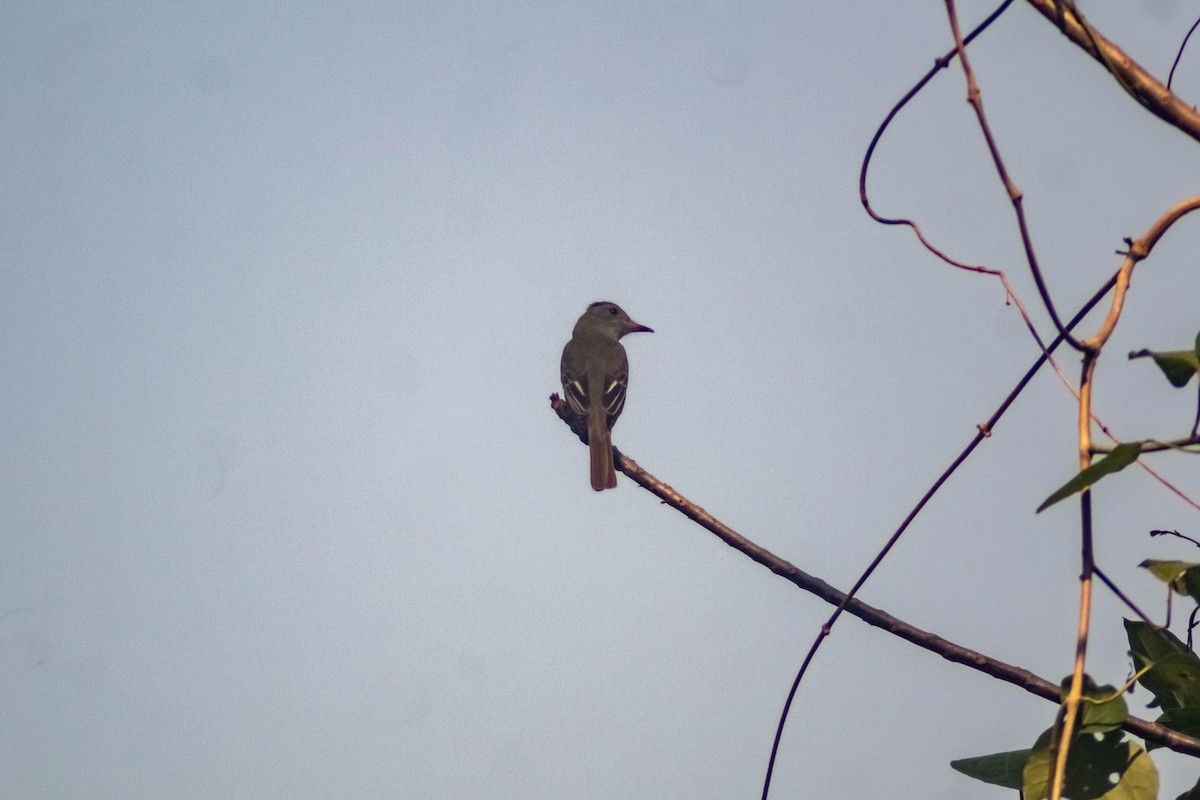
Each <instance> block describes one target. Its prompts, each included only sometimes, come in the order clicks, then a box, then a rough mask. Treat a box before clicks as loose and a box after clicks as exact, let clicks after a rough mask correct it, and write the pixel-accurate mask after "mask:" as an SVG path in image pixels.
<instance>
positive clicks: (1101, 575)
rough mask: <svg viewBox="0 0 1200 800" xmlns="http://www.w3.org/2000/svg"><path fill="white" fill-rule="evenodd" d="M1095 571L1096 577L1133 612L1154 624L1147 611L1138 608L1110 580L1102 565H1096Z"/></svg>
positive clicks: (1146, 621)
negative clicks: (1101, 568) (1102, 569)
mask: <svg viewBox="0 0 1200 800" xmlns="http://www.w3.org/2000/svg"><path fill="white" fill-rule="evenodd" d="M1094 571H1095V573H1096V577H1097V578H1099V579H1100V580H1101V581H1103V582H1104V585H1105V586H1107V587H1108V589H1109V591H1110V592H1112V593H1113V594H1115V595H1116V596H1117V599H1119V600H1120V601H1121V602H1122V603H1124V604H1125V605H1126V606H1127V607H1128V608H1129V610H1130V611H1132V612H1133V613H1135V614H1137V615H1138V616H1139V617H1141V619H1142V622H1144V623H1146V624H1147V625H1153V624H1154V622H1153V620H1151V619H1150V618H1149V617H1148V616H1146V615H1145V613H1143V611H1142V610H1141V609H1140V608H1138V607H1137V605H1136V604H1135V603H1134V602H1133V601H1132V600H1130V599H1129V598H1128V597H1126V595H1125V593H1124V592H1122V591H1121V590H1120V589H1118V588H1117V585H1116V584H1115V583H1113V582H1112V580H1110V579H1109V577H1108V576H1107V575H1105V574H1104V573H1103V572H1102V571H1101V570H1100V567H1096V568H1095V570H1094Z"/></svg>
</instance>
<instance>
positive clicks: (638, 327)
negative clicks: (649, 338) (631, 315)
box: [625, 320, 654, 333]
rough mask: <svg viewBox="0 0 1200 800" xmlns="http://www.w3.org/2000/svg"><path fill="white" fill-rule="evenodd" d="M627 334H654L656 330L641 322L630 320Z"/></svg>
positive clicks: (626, 324)
mask: <svg viewBox="0 0 1200 800" xmlns="http://www.w3.org/2000/svg"><path fill="white" fill-rule="evenodd" d="M625 332H626V333H654V328H647V327H646V326H645V325H643V324H641V323H640V322H634V321H633V320H629V322H627V323H625Z"/></svg>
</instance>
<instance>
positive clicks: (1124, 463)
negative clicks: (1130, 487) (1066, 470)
mask: <svg viewBox="0 0 1200 800" xmlns="http://www.w3.org/2000/svg"><path fill="white" fill-rule="evenodd" d="M1143 444H1144V443H1143V442H1125V443H1124V444H1119V445H1117V446H1116V447H1114V448H1113V449H1112V452H1111V453H1109V454H1108V455H1106V456H1105V457H1104V458H1102V459H1100V460H1098V461H1096V462H1095V463H1093V464H1092V465H1091V466H1090V467H1088V468H1087V469H1085V470H1084V471H1083V472H1080V473H1079V474H1078V475H1076V476H1075V477H1074V478H1072V479H1071V480H1069V481H1067V482H1066V483H1065V484H1063V486H1062V488H1060V489H1059V490H1058V491H1057V492H1055V493H1054V494H1052V495H1050V496H1049V497H1047V498H1046V499H1045V500H1044V501H1043V502H1042V504H1041V505H1040V506H1038V508H1037V513H1038V514H1040V513H1042V512H1043V511H1045V510H1046V509H1047V508H1049V507H1050V506H1052V505H1054V504H1055V503H1057V502H1058V501H1059V500H1065V499H1066V498H1068V497H1070V496H1071V495H1073V494H1076V493H1078V492H1081V491H1083V490H1084V489H1085V488H1086V487H1088V486H1091V485H1092V484H1094V483H1096V481H1098V480H1100V479H1101V478H1103V477H1104V476H1105V475H1111V474H1112V473H1114V472H1120V471H1121V470H1123V469H1125V468H1126V467H1128V466H1129V465H1130V464H1132V463H1133V462H1135V461H1137V458H1138V455H1139V454H1140V453H1141V452H1142V445H1143Z"/></svg>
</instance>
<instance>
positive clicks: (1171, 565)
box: [1138, 558, 1200, 600]
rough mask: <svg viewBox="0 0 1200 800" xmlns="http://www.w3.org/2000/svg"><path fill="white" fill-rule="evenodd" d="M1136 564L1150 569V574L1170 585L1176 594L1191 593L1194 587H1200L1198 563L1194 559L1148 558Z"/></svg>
mask: <svg viewBox="0 0 1200 800" xmlns="http://www.w3.org/2000/svg"><path fill="white" fill-rule="evenodd" d="M1138 566H1139V567H1142V568H1143V569H1148V570H1150V574H1151V575H1153V576H1154V577H1156V578H1158V579H1159V580H1160V581H1162V582H1163V583H1165V584H1167V585H1168V586H1170V587H1171V590H1172V591H1174V592H1175V593H1176V594H1181V595H1184V596H1187V595H1191V594H1192V589H1193V588H1194V587H1200V564H1197V563H1196V562H1194V561H1159V560H1158V559H1154V558H1148V559H1146V560H1145V561H1143V562H1142V563H1140V564H1138ZM1197 599H1198V600H1200V598H1197Z"/></svg>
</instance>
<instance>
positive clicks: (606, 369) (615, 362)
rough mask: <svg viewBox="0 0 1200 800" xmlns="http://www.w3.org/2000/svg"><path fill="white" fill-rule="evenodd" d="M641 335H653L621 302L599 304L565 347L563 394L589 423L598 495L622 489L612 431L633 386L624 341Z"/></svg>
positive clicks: (585, 314)
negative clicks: (622, 343) (619, 483)
mask: <svg viewBox="0 0 1200 800" xmlns="http://www.w3.org/2000/svg"><path fill="white" fill-rule="evenodd" d="M639 332H640V333H654V330H653V329H651V328H647V327H646V326H645V325H642V324H641V323H638V322H634V321H633V320H632V319H630V318H629V315H628V314H626V313H625V312H624V310H622V308H621V307H620V306H619V305H617V304H616V303H612V302H609V301H608V300H600V301H597V302H595V303H592V304H591V305H589V306H588V307H587V311H584V312H583V316H581V317H580V318H579V321H578V322H576V323H575V329H574V330H573V331H572V332H571V340H570V341H569V342H567V344H566V346H565V347H563V352H562V361H561V363H560V365H559V366H560V370H561V372H562V387H563V394H564V395H565V396H566V400H567V405H568V406H569V407H570V409H571V411H572V412H573V413H574V414H575V415H576V416H578V417H579V418H581V419H583V420H586V422H587V435H588V450H589V451H590V453H591V467H592V488H593V489H595V490H596V491H597V492H600V491H604V490H605V489H615V488H616V487H617V472H616V470H615V469H614V468H613V452H612V439H611V437H610V433H609V432H610V431H611V430H612V426H613V424H614V423H615V422H616V421H617V417H619V416H621V411H622V410H624V408H625V388H626V387H627V386H628V385H629V359H628V358H627V357H626V355H625V348H624V347H622V346H621V342H620V339H621V337H622V336H624V335H625V334H627V333H639Z"/></svg>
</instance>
